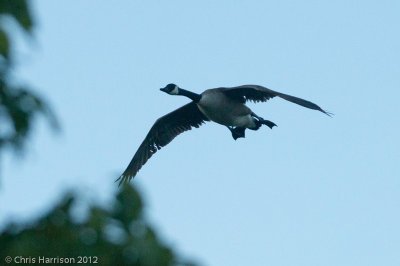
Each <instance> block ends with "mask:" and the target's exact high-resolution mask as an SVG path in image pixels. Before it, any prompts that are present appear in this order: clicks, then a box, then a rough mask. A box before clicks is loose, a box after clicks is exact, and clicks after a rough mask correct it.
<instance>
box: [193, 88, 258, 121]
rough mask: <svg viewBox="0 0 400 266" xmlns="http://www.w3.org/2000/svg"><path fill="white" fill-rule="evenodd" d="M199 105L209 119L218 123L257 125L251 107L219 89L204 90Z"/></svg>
mask: <svg viewBox="0 0 400 266" xmlns="http://www.w3.org/2000/svg"><path fill="white" fill-rule="evenodd" d="M197 106H198V108H199V110H200V111H201V112H202V113H203V114H204V115H205V116H206V117H207V118H208V119H209V120H211V121H213V122H216V123H218V124H221V125H224V126H233V127H251V126H255V124H254V122H253V118H252V117H251V115H250V114H251V110H250V108H249V107H247V106H246V105H245V104H243V103H240V102H237V101H232V100H231V99H230V98H229V97H228V96H226V95H225V94H224V93H223V92H221V91H220V90H218V89H210V90H206V91H204V92H203V93H202V94H201V99H200V101H199V102H198V103H197Z"/></svg>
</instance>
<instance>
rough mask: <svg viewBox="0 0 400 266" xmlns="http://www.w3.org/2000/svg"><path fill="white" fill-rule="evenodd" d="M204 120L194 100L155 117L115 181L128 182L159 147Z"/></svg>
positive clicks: (197, 125)
mask: <svg viewBox="0 0 400 266" xmlns="http://www.w3.org/2000/svg"><path fill="white" fill-rule="evenodd" d="M205 121H209V120H208V118H206V117H205V116H204V115H203V114H202V113H201V112H200V110H199V108H198V107H197V105H196V103H194V102H191V103H188V104H186V105H184V106H182V107H180V108H178V109H176V110H175V111H172V112H171V113H169V114H166V115H164V116H163V117H161V118H159V119H157V121H156V122H155V123H154V125H153V126H152V127H151V129H150V131H149V133H148V134H147V136H146V138H145V139H144V140H143V142H142V144H141V145H140V147H139V149H138V150H137V151H136V153H135V155H134V156H133V158H132V160H131V162H130V163H129V165H128V167H127V168H126V170H125V171H124V173H123V174H122V175H121V176H120V177H119V178H118V179H117V180H116V181H120V182H119V185H121V184H122V183H127V182H129V181H130V180H131V179H132V178H134V177H135V175H136V173H137V172H138V171H139V170H140V168H141V167H142V166H143V165H144V164H145V163H146V162H147V160H148V159H150V157H151V156H152V155H153V154H154V153H156V152H157V151H158V150H159V149H161V147H164V146H166V145H167V144H168V143H170V142H171V141H172V140H173V139H174V138H175V137H176V136H178V135H179V134H181V133H182V132H185V131H187V130H190V129H192V127H196V128H198V127H200V126H201V125H202V124H203V123H204V122H205Z"/></svg>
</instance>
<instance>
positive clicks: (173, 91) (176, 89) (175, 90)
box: [170, 85, 179, 94]
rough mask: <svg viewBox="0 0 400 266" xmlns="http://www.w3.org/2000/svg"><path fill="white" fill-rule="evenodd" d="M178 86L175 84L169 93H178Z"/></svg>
mask: <svg viewBox="0 0 400 266" xmlns="http://www.w3.org/2000/svg"><path fill="white" fill-rule="evenodd" d="M178 89H179V88H178V86H176V85H175V88H174V89H173V90H172V91H171V92H170V94H178V92H179V90H178Z"/></svg>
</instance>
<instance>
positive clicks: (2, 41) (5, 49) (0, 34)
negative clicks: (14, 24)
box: [0, 28, 9, 59]
mask: <svg viewBox="0 0 400 266" xmlns="http://www.w3.org/2000/svg"><path fill="white" fill-rule="evenodd" d="M0 54H1V55H2V56H4V57H5V58H6V59H7V58H8V57H9V42H8V37H7V34H6V33H5V31H4V30H3V29H2V28H0Z"/></svg>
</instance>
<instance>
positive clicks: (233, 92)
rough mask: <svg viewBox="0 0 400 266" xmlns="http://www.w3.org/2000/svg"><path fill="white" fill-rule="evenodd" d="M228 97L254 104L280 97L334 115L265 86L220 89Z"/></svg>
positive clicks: (313, 104) (308, 102)
mask: <svg viewBox="0 0 400 266" xmlns="http://www.w3.org/2000/svg"><path fill="white" fill-rule="evenodd" d="M220 90H222V91H223V92H224V93H225V94H226V95H227V96H229V97H231V98H233V99H235V100H237V101H240V102H242V103H244V102H246V101H253V102H266V101H268V100H269V99H271V98H273V97H275V96H278V97H280V98H282V99H285V100H287V101H289V102H292V103H296V104H298V105H301V106H304V107H306V108H310V109H314V110H318V111H321V112H323V113H324V114H326V115H329V116H331V115H332V114H331V113H329V112H327V111H325V110H323V109H322V108H321V107H319V106H318V105H316V104H315V103H312V102H310V101H307V100H304V99H301V98H298V97H294V96H291V95H287V94H284V93H280V92H277V91H273V90H270V89H268V88H265V87H263V86H258V85H243V86H238V87H232V88H220Z"/></svg>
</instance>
